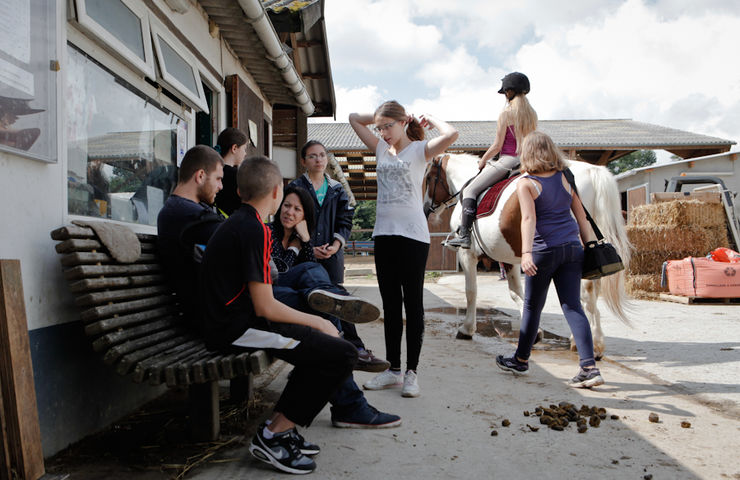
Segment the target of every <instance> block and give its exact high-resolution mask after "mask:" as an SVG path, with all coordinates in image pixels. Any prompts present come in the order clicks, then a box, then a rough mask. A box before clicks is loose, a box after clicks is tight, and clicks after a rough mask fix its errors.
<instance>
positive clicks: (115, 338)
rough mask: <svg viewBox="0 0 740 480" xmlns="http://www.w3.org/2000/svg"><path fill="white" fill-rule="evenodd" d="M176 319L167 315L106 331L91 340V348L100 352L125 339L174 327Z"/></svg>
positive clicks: (176, 322)
mask: <svg viewBox="0 0 740 480" xmlns="http://www.w3.org/2000/svg"><path fill="white" fill-rule="evenodd" d="M177 320H178V319H177V318H176V317H169V318H164V319H161V320H158V321H156V322H148V323H145V324H143V325H140V326H138V327H135V328H127V329H125V330H123V329H120V330H117V331H115V332H112V333H107V334H105V335H103V336H101V337H99V338H97V339H96V340H95V341H93V350H95V351H96V352H100V351H102V350H105V349H106V348H109V347H112V346H114V345H118V344H119V343H121V342H125V341H126V340H131V339H134V338H139V337H143V336H144V335H151V334H152V333H155V332H158V331H160V330H164V329H166V328H170V327H175V326H177V324H178V323H179V322H178V321H177Z"/></svg>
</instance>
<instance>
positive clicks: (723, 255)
mask: <svg viewBox="0 0 740 480" xmlns="http://www.w3.org/2000/svg"><path fill="white" fill-rule="evenodd" d="M708 256H711V257H712V260H714V261H715V262H727V263H740V253H737V252H736V251H735V250H731V249H729V248H725V247H719V248H715V249H714V250H712V251H711V252H709V255H708Z"/></svg>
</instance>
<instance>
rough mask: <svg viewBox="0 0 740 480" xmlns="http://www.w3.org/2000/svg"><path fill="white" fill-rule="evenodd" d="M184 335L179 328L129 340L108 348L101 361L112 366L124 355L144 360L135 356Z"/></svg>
mask: <svg viewBox="0 0 740 480" xmlns="http://www.w3.org/2000/svg"><path fill="white" fill-rule="evenodd" d="M184 334H185V332H183V331H182V329H180V328H171V329H168V330H163V331H160V332H156V333H153V334H151V335H147V336H146V337H140V338H136V339H134V340H129V341H128V342H124V343H120V344H118V345H115V346H113V347H111V348H109V349H108V351H107V352H105V355H103V361H104V362H105V363H107V364H108V365H113V364H114V363H116V362H117V361H118V360H119V359H120V358H121V357H123V356H124V355H131V358H134V357H136V358H144V357H143V356H142V357H138V356H137V355H136V354H141V352H142V351H143V350H146V349H147V348H149V347H151V346H152V345H157V344H158V343H159V342H164V341H166V340H169V339H171V338H177V337H181V336H183V335H184ZM173 346H174V345H168V346H167V348H170V347H173ZM161 350H166V349H161ZM161 350H157V351H156V352H155V353H158V352H159V351H161Z"/></svg>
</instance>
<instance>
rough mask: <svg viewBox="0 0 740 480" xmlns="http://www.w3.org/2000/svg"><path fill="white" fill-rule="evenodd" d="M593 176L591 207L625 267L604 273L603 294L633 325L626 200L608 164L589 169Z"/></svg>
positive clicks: (594, 217)
mask: <svg viewBox="0 0 740 480" xmlns="http://www.w3.org/2000/svg"><path fill="white" fill-rule="evenodd" d="M588 171H589V174H590V177H591V185H593V189H594V196H595V199H594V202H593V206H594V208H591V209H590V212H589V213H591V216H592V217H593V219H594V221H595V222H596V225H598V227H599V230H601V233H602V234H603V235H604V238H605V239H606V241H608V242H609V243H611V244H612V245H614V248H615V249H616V250H617V253H619V256H620V257H622V263H624V270H622V271H621V272H619V273H616V274H614V275H609V276H607V277H602V278H601V279H600V281H601V296H602V297H603V298H604V300H605V301H606V305H607V307H608V308H609V310H611V311H612V313H614V315H616V316H617V318H619V319H620V320H621V321H622V322H624V323H625V324H627V325H630V324H631V322H630V320H629V318H628V317H627V314H628V313H631V312H632V311H633V310H634V308H633V306H632V305H631V304H630V302H629V301H628V299H627V293H626V292H625V275H626V272H627V271H628V270H629V264H630V259H631V257H632V244H631V243H630V241H629V238H628V237H627V230H626V228H625V225H624V217H622V204H621V200H620V194H619V187H618V186H617V181H616V180H615V179H614V176H613V175H612V174H611V172H609V170H607V169H606V168H605V167H598V168H592V169H588Z"/></svg>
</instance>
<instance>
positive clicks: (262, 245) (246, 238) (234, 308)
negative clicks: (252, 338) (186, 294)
mask: <svg viewBox="0 0 740 480" xmlns="http://www.w3.org/2000/svg"><path fill="white" fill-rule="evenodd" d="M270 252H271V236H270V230H269V229H268V228H267V226H266V225H265V224H264V223H263V222H262V219H261V218H260V216H259V214H258V213H257V210H255V209H254V207H252V206H251V205H248V204H242V205H241V207H239V209H238V210H237V211H235V212H234V213H233V214H232V215H231V216H230V217H229V218H228V220H226V221H225V222H224V223H223V224H222V225H221V227H220V228H219V229H218V230H217V231H216V233H214V235H213V237H212V238H211V240H210V241H209V242H208V247H207V248H206V251H205V254H204V255H203V263H202V264H201V282H200V285H201V294H202V298H203V306H204V318H203V322H204V324H203V328H202V331H203V333H204V335H205V339H206V346H208V347H209V348H214V349H219V350H223V349H227V348H228V347H229V345H231V342H233V341H234V340H236V339H237V338H239V337H240V336H241V334H242V333H244V332H245V331H246V330H247V328H250V327H255V328H261V329H266V328H267V321H266V320H265V319H263V318H259V317H257V315H256V314H255V311H254V304H253V303H252V299H251V297H250V296H249V287H248V285H247V284H248V283H249V282H260V283H267V284H272V279H271V276H270V270H271V269H270Z"/></svg>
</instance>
